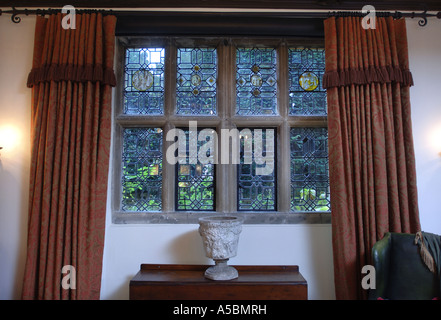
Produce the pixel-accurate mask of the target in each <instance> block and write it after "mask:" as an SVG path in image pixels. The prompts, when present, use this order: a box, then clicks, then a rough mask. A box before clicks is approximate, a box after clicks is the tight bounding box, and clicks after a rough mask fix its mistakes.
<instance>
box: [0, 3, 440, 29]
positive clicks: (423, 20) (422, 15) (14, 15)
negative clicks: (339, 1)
mask: <svg viewBox="0 0 441 320" xmlns="http://www.w3.org/2000/svg"><path fill="white" fill-rule="evenodd" d="M61 10H62V9H50V8H49V9H16V8H15V7H12V9H11V10H1V9H0V16H1V15H2V14H3V13H6V14H11V21H12V22H14V23H19V22H20V21H21V18H20V17H19V15H26V16H28V15H40V16H45V15H50V14H54V13H58V12H61ZM75 12H77V13H93V12H95V13H97V12H99V13H101V14H104V15H108V14H111V15H115V16H117V17H118V16H148V15H157V14H158V13H167V14H174V15H184V14H187V15H188V14H198V15H201V14H205V15H214V14H218V15H229V16H233V15H241V16H243V15H246V16H253V15H254V16H259V17H262V16H268V17H285V18H317V19H326V18H329V17H364V16H365V15H366V13H362V12H361V11H328V12H324V11H322V12H317V11H315V12H314V11H309V12H308V11H299V12H199V11H197V12H196V11H141V10H140V11H125V10H120V11H117V10H116V11H115V10H111V9H107V10H106V9H76V10H75ZM375 15H376V16H377V17H393V18H394V19H400V18H411V19H414V18H419V19H420V20H419V21H418V25H420V26H422V27H423V26H425V25H426V24H427V18H429V17H436V18H438V19H441V11H439V12H438V13H427V10H425V11H423V12H400V11H378V12H375Z"/></svg>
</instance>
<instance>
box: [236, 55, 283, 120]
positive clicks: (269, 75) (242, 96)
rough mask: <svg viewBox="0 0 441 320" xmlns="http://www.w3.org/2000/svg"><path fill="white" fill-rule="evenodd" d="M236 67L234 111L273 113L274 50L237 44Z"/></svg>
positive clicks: (248, 113) (274, 94)
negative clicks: (238, 46) (243, 46)
mask: <svg viewBox="0 0 441 320" xmlns="http://www.w3.org/2000/svg"><path fill="white" fill-rule="evenodd" d="M236 69H237V70H236V94H237V98H236V112H237V114H239V115H272V114H276V113H277V108H276V106H277V103H276V98H277V75H276V50H275V49H274V48H237V50H236Z"/></svg>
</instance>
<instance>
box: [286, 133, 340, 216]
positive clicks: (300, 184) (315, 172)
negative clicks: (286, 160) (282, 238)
mask: <svg viewBox="0 0 441 320" xmlns="http://www.w3.org/2000/svg"><path fill="white" fill-rule="evenodd" d="M290 143H291V210H292V211H330V210H331V202H330V193H329V176H328V130H327V128H291V138H290Z"/></svg>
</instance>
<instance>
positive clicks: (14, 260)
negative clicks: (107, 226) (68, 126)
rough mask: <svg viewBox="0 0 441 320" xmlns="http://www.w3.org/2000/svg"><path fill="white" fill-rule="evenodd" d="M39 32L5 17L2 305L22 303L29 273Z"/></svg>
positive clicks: (31, 22)
mask: <svg viewBox="0 0 441 320" xmlns="http://www.w3.org/2000/svg"><path fill="white" fill-rule="evenodd" d="M34 28H35V18H34V17H32V18H31V17H28V18H23V19H22V22H21V23H19V24H15V23H12V22H11V20H10V17H8V16H5V15H2V16H0V44H1V45H0V147H1V146H3V147H4V148H3V150H1V151H0V154H1V155H0V299H17V298H19V297H20V293H21V280H22V277H23V270H24V262H25V254H26V238H27V236H26V232H27V208H28V201H27V199H28V194H29V191H28V189H29V164H30V119H31V113H30V110H31V91H30V90H29V89H28V88H27V87H26V80H27V76H28V72H29V70H30V68H31V66H32V52H33V43H34ZM5 135H6V137H5ZM5 138H6V141H5Z"/></svg>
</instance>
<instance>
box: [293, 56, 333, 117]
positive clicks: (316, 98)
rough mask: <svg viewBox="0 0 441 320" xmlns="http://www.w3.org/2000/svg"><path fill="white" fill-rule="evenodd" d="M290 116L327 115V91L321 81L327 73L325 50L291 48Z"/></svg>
mask: <svg viewBox="0 0 441 320" xmlns="http://www.w3.org/2000/svg"><path fill="white" fill-rule="evenodd" d="M288 59H289V61H288V66H289V104H290V108H289V114H291V115H314V116H317V115H323V116H324V115H326V114H327V110H326V90H325V89H323V87H322V84H321V79H322V78H323V74H324V72H325V50H324V49H323V48H290V49H289V52H288Z"/></svg>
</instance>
